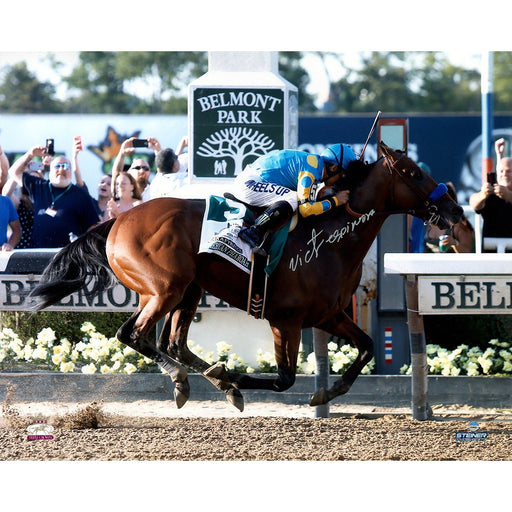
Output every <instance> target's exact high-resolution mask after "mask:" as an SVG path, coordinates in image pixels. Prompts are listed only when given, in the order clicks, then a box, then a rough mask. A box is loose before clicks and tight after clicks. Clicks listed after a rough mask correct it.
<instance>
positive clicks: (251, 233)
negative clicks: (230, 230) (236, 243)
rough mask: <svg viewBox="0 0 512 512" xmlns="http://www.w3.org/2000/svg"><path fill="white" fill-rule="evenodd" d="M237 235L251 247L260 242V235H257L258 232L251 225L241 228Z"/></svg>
mask: <svg viewBox="0 0 512 512" xmlns="http://www.w3.org/2000/svg"><path fill="white" fill-rule="evenodd" d="M238 236H239V237H240V239H241V240H243V241H244V242H247V243H248V244H249V245H250V247H251V249H254V248H255V247H257V246H259V245H260V244H261V242H262V241H261V239H260V237H259V236H258V233H256V232H255V230H254V229H253V228H252V226H251V227H248V228H243V229H241V230H240V233H239V234H238Z"/></svg>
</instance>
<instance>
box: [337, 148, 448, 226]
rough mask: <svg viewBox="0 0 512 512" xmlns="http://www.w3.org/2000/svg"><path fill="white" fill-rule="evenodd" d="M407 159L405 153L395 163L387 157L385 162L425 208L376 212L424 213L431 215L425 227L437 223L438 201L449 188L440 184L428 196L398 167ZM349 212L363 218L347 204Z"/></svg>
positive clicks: (390, 213) (377, 213) (384, 213)
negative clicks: (397, 165) (397, 164)
mask: <svg viewBox="0 0 512 512" xmlns="http://www.w3.org/2000/svg"><path fill="white" fill-rule="evenodd" d="M404 157H405V153H404V154H402V155H401V156H400V157H399V158H398V159H397V160H395V161H393V160H392V159H391V158H389V157H388V156H387V155H385V156H384V160H385V162H386V165H387V167H388V169H389V171H390V173H391V176H392V177H394V176H395V175H397V176H399V177H400V179H401V180H402V181H403V182H404V183H405V184H406V185H407V186H408V187H409V188H410V189H411V190H412V191H413V192H414V193H415V194H416V195H417V196H418V197H419V199H420V201H421V202H422V203H423V204H424V205H425V207H424V208H421V209H417V208H412V209H404V210H393V211H384V212H376V215H392V214H397V213H407V214H410V215H417V214H422V213H428V214H430V218H429V219H428V220H426V221H425V222H424V223H425V225H428V224H431V223H435V222H437V221H438V220H439V217H440V214H439V210H438V207H437V204H436V203H437V201H439V199H441V197H443V196H444V195H445V194H446V193H447V192H448V187H447V186H446V185H445V184H444V183H439V184H438V185H437V187H436V188H435V189H434V190H432V192H430V194H428V195H426V194H425V193H424V192H423V190H421V188H420V187H418V186H417V185H416V184H415V183H414V182H413V181H412V180H410V179H409V178H407V177H406V176H405V174H404V173H403V172H402V171H401V170H400V169H398V168H397V167H396V165H395V164H396V163H398V162H399V161H400V160H401V159H402V158H404ZM393 191H394V187H391V193H392V194H393ZM346 210H347V212H348V213H349V214H350V215H352V216H354V217H361V216H362V214H360V213H357V212H354V211H353V210H352V208H350V206H349V204H348V203H347V204H346Z"/></svg>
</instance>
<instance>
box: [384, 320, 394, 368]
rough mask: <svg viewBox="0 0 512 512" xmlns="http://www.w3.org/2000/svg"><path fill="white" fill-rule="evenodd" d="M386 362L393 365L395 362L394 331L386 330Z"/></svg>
mask: <svg viewBox="0 0 512 512" xmlns="http://www.w3.org/2000/svg"><path fill="white" fill-rule="evenodd" d="M384 362H385V363H386V364H391V363H392V362H393V329H391V327H385V328H384Z"/></svg>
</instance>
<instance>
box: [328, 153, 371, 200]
mask: <svg viewBox="0 0 512 512" xmlns="http://www.w3.org/2000/svg"><path fill="white" fill-rule="evenodd" d="M376 163H377V162H371V163H365V162H362V161H361V160H354V161H352V162H350V163H349V164H348V166H347V169H346V171H342V173H341V178H340V179H339V180H338V181H337V182H336V183H335V184H334V187H333V188H334V189H335V190H350V192H353V191H354V190H355V189H356V188H357V187H358V186H359V185H360V184H361V183H362V182H363V181H365V180H366V178H367V177H368V174H370V172H371V170H372V169H373V167H374V166H375V164H376Z"/></svg>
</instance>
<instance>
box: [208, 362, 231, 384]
mask: <svg viewBox="0 0 512 512" xmlns="http://www.w3.org/2000/svg"><path fill="white" fill-rule="evenodd" d="M225 374H226V367H225V366H224V365H223V364H222V363H215V364H214V365H212V366H210V367H209V368H208V369H206V370H205V371H204V372H203V375H204V376H205V377H209V378H210V379H220V380H223V377H224V375H225Z"/></svg>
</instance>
